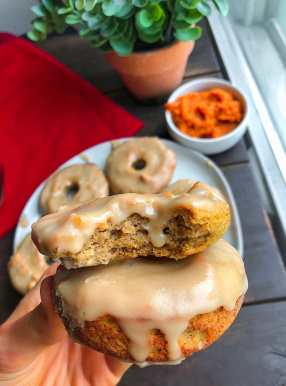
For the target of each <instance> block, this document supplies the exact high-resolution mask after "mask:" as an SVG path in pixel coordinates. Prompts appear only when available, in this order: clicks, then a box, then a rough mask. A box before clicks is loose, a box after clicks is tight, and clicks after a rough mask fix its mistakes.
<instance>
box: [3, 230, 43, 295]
mask: <svg viewBox="0 0 286 386" xmlns="http://www.w3.org/2000/svg"><path fill="white" fill-rule="evenodd" d="M48 259H49V258H48V257H47V256H45V255H42V254H41V253H40V252H39V251H38V250H37V248H36V246H35V244H34V243H33V241H32V239H31V233H28V235H27V236H26V237H25V238H24V240H23V241H22V242H21V243H20V245H19V246H18V248H17V249H16V252H15V253H14V254H13V255H12V256H11V258H10V261H9V264H8V272H9V276H10V280H11V283H12V285H13V287H14V288H15V289H16V290H17V291H19V292H20V293H21V294H22V295H25V294H26V293H27V292H28V291H30V289H32V288H33V287H34V285H35V284H36V283H37V281H38V280H39V279H40V277H41V276H42V274H43V273H44V272H45V270H46V269H47V268H48V266H49V265H48V263H47V260H48Z"/></svg>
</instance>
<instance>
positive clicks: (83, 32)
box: [79, 28, 91, 36]
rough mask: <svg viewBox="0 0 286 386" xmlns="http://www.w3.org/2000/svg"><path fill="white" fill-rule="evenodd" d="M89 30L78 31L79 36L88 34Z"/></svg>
mask: <svg viewBox="0 0 286 386" xmlns="http://www.w3.org/2000/svg"><path fill="white" fill-rule="evenodd" d="M90 31H91V30H90V28H83V29H81V30H80V31H79V35H80V36H85V35H86V34H88V33H89V32H90Z"/></svg>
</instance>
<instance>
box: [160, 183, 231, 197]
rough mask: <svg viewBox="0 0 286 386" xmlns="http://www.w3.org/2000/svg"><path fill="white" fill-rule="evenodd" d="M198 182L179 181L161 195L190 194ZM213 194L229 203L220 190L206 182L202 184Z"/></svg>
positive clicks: (165, 189) (167, 187) (166, 188)
mask: <svg viewBox="0 0 286 386" xmlns="http://www.w3.org/2000/svg"><path fill="white" fill-rule="evenodd" d="M196 182H197V181H196V180H189V179H186V180H178V181H176V182H174V183H173V184H171V185H168V186H166V187H165V188H164V189H162V190H161V192H160V193H167V192H173V193H174V192H176V193H185V192H188V191H189V190H190V189H191V188H192V187H193V186H194V185H195V183H196ZM201 183H202V184H203V185H204V186H205V187H206V188H207V189H208V190H209V191H210V192H212V194H213V195H214V196H215V197H216V198H218V199H219V200H221V201H224V202H227V201H226V199H225V197H224V196H223V194H222V193H221V191H220V190H218V189H217V188H215V187H214V186H211V185H208V184H206V183H205V182H201Z"/></svg>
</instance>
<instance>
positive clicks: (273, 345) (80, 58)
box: [0, 22, 286, 386]
mask: <svg viewBox="0 0 286 386" xmlns="http://www.w3.org/2000/svg"><path fill="white" fill-rule="evenodd" d="M37 45H38V46H39V47H40V48H42V49H43V50H45V51H47V52H48V53H49V54H51V55H52V56H53V57H55V58H56V59H58V60H59V61H60V62H62V63H63V64H65V65H66V66H67V67H68V68H70V69H71V70H73V71H75V72H76V73H77V74H79V75H80V76H82V77H83V78H85V79H86V80H87V81H88V82H90V83H91V84H92V85H93V86H95V87H96V88H97V89H99V90H101V91H102V92H104V93H105V94H106V95H108V96H109V97H110V98H111V99H113V100H114V101H115V102H117V103H118V104H119V105H121V106H122V107H123V108H125V109H126V110H127V111H129V112H130V113H132V114H133V115H135V116H136V117H138V118H139V119H142V120H143V121H144V122H145V126H144V127H143V129H142V130H141V131H140V132H139V133H138V134H137V135H138V136H145V135H148V136H150V135H157V136H159V137H162V138H169V136H168V133H167V129H166V124H165V118H164V106H163V105H159V106H149V107H146V106H142V105H141V104H139V103H138V102H137V101H136V100H135V99H133V97H132V96H131V95H130V94H129V93H128V91H127V90H126V89H125V87H124V85H123V83H122V81H121V79H120V78H119V76H118V75H117V73H116V72H115V71H114V70H113V69H112V68H111V67H110V65H109V64H108V63H107V61H106V60H105V58H104V56H103V54H101V53H100V52H99V51H98V50H96V49H94V48H92V47H91V46H90V45H89V43H87V42H85V41H82V40H81V39H80V38H79V36H78V35H77V34H75V33H70V34H65V35H63V36H56V37H53V38H50V39H49V40H47V41H45V42H41V43H38V44H37ZM202 76H212V77H219V78H227V74H226V73H225V71H224V66H223V63H222V62H221V59H220V56H219V53H218V52H217V50H216V45H215V42H214V41H213V39H212V34H211V31H210V30H209V27H208V25H207V23H206V22H204V24H203V36H202V38H201V39H200V40H199V41H197V42H196V45H195V49H194V51H193V53H192V54H191V56H190V58H189V61H188V66H187V70H186V73H185V78H184V81H186V80H188V79H190V78H196V77H202ZM212 159H213V160H214V161H215V162H216V163H217V165H219V166H220V167H221V169H222V171H223V173H224V174H225V176H226V178H227V180H228V181H229V184H230V186H231V188H232V190H233V193H234V196H235V198H236V202H237V206H238V210H239V213H240V218H241V223H242V230H243V237H244V247H245V250H244V261H245V266H246V272H247V275H248V279H249V290H248V292H247V294H246V298H245V302H244V305H243V307H242V310H241V311H240V313H239V315H238V317H237V319H236V320H235V322H234V324H233V325H232V326H231V327H230V328H229V330H228V331H227V332H226V333H225V334H224V335H223V336H222V337H221V338H220V339H219V340H218V341H217V342H215V343H214V344H213V345H212V346H210V347H209V348H208V349H206V350H204V351H201V352H199V353H197V354H194V355H193V356H192V357H189V358H187V359H186V360H185V361H183V362H182V363H181V364H180V365H177V366H150V367H147V368H145V369H140V368H138V367H136V366H132V367H131V368H130V370H129V371H128V372H127V373H126V374H125V375H124V377H123V378H122V380H121V382H120V386H127V385H128V386H129V385H130V386H131V385H132V386H133V385H136V386H143V385H144V386H145V385H146V386H147V385H148V386H149V385H156V386H159V385H172V386H173V385H176V386H179V385H204V386H209V385H219V386H221V385H225V386H234V385H235V386H236V385H243V386H244V385H253V386H256V385H260V386H261V385H266V386H270V385H273V386H274V385H286V274H285V267H284V265H283V263H282V260H281V256H280V255H279V251H278V248H277V246H276V242H275V235H274V234H273V232H272V231H271V228H270V226H269V222H268V220H267V215H266V214H265V211H264V210H263V206H262V202H261V199H260V196H259V192H258V189H257V186H256V183H255V179H254V176H253V173H252V169H251V164H250V161H249V158H248V153H247V148H246V144H245V141H244V140H242V141H240V143H239V144H238V145H236V146H235V147H234V148H233V149H231V150H229V151H227V152H225V153H223V154H220V155H217V156H213V157H212ZM13 236H14V232H11V233H10V234H8V235H7V236H6V237H4V238H3V239H2V240H0V254H1V261H0V264H1V266H0V275H1V281H0V321H1V322H3V321H4V320H5V319H6V318H7V317H8V316H9V314H10V313H11V311H12V310H13V309H14V307H15V306H16V305H17V303H18V302H19V300H20V299H21V296H20V295H18V294H17V293H16V291H15V290H14V289H13V288H12V287H11V284H10V282H9V278H8V274H7V262H8V260H9V257H10V255H11V253H12V241H13Z"/></svg>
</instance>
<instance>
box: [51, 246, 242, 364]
mask: <svg viewBox="0 0 286 386" xmlns="http://www.w3.org/2000/svg"><path fill="white" fill-rule="evenodd" d="M55 288H56V294H57V296H59V297H60V298H61V299H62V304H63V315H65V316H69V317H71V318H73V321H74V323H75V325H78V326H81V327H82V326H83V325H84V322H85V321H93V320H96V319H97V318H98V317H100V316H105V315H112V316H114V317H115V318H117V320H118V323H119V325H120V327H121V328H122V329H123V331H124V332H125V334H126V335H127V336H128V337H129V339H130V341H131V343H130V347H129V350H130V353H131V354H132V356H133V357H134V359H135V361H136V362H138V363H140V364H144V361H145V360H146V358H147V356H148V353H149V351H150V349H149V347H148V333H149V331H150V330H152V329H160V330H161V331H162V332H163V333H164V334H165V339H166V341H167V342H168V353H169V357H168V361H171V362H178V361H180V360H181V359H182V358H181V351H180V347H179V345H178V338H179V336H180V335H181V334H182V333H183V331H185V330H186V328H187V326H188V322H189V320H190V319H192V318H193V317H194V316H196V315H199V314H204V313H208V312H211V311H214V310H216V309H217V308H218V307H221V306H223V307H224V309H225V310H227V311H230V310H233V308H234V307H235V303H236V301H237V299H238V298H239V296H241V295H242V294H244V293H245V292H246V290H247V278H246V274H245V270H244V265H243V261H242V259H241V258H240V256H239V255H238V253H237V251H236V250H235V249H234V248H233V247H231V246H230V245H229V244H228V243H227V242H225V241H223V240H220V241H218V242H217V243H215V244H214V245H213V246H211V247H209V248H207V249H206V250H204V251H202V252H199V253H197V254H195V255H192V256H188V257H187V258H185V259H181V260H177V261H174V260H172V259H166V260H146V259H141V258H137V259H126V260H125V259H124V260H119V261H116V262H112V263H109V264H108V265H107V266H96V267H90V268H80V269H75V270H74V269H72V270H65V271H62V272H58V273H57V274H56V276H55ZM201 345H202V342H199V346H200V347H201Z"/></svg>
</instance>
